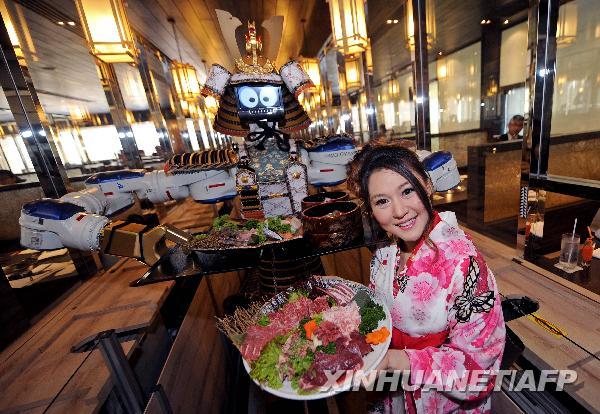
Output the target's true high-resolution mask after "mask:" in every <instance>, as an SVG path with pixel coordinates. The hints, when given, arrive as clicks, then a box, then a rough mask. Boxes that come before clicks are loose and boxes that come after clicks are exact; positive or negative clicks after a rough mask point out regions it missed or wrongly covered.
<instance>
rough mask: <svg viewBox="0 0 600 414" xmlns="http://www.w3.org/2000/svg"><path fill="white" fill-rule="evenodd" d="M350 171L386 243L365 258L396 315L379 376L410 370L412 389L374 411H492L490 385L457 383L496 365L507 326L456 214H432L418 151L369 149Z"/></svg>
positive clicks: (495, 292) (489, 276)
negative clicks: (475, 386)
mask: <svg viewBox="0 0 600 414" xmlns="http://www.w3.org/2000/svg"><path fill="white" fill-rule="evenodd" d="M350 171H352V174H353V175H354V177H351V178H352V181H353V182H354V183H357V184H358V192H359V196H360V198H361V199H362V200H363V202H364V203H365V206H366V207H367V211H368V213H369V214H370V216H371V217H372V221H373V226H374V227H375V228H378V229H379V230H381V231H384V232H386V233H387V234H388V236H389V238H390V239H391V240H390V241H389V242H387V243H383V244H382V245H381V246H379V247H378V249H377V250H376V252H375V255H374V257H373V259H372V260H371V283H370V287H371V288H372V289H373V290H375V292H377V293H378V294H380V295H381V296H382V297H384V298H385V301H386V304H387V306H388V308H389V309H390V313H391V316H392V343H391V346H390V349H389V350H388V352H387V354H386V357H384V359H383V360H382V362H381V363H380V364H379V366H378V369H380V370H405V371H410V381H411V384H414V385H415V386H416V388H415V391H414V392H413V391H411V392H409V391H405V392H404V393H398V392H396V393H390V394H389V395H387V396H386V397H385V399H384V400H383V401H377V402H376V404H375V405H374V406H373V407H372V410H373V412H387V410H386V407H387V408H392V407H398V404H403V405H404V406H405V408H406V412H410V413H415V412H416V413H427V412H431V411H432V407H443V408H444V412H449V411H457V412H463V410H465V409H467V405H468V406H469V409H470V410H471V409H472V410H473V411H470V412H474V413H483V412H488V411H489V410H490V399H489V395H490V391H491V389H492V387H493V384H494V383H493V381H489V379H488V380H484V387H483V391H482V389H479V390H473V389H468V387H467V388H466V389H465V388H464V387H463V388H459V384H467V383H470V382H468V381H472V380H473V378H474V377H473V376H474V375H478V374H477V373H478V372H479V371H480V370H492V372H494V371H495V370H498V368H499V366H500V358H501V356H502V352H503V350H504V340H505V339H504V336H505V327H504V320H503V317H502V310H501V307H500V302H499V301H496V297H497V295H498V290H497V287H496V281H495V278H494V275H493V274H492V272H491V270H490V269H489V268H488V266H487V265H486V263H485V261H484V259H483V257H482V255H481V254H480V253H479V251H478V250H477V249H476V247H475V246H474V245H473V242H472V241H471V239H470V238H469V236H467V235H466V234H465V233H464V232H463V231H462V230H461V229H460V228H459V227H458V223H457V221H456V217H455V216H454V214H453V213H446V212H444V213H439V214H438V213H437V212H436V211H434V210H433V209H432V203H431V197H432V192H433V190H432V188H433V186H432V184H431V181H430V179H429V177H428V175H427V173H426V171H425V169H424V167H423V165H422V164H421V163H420V162H419V160H418V158H417V156H416V154H415V153H413V152H412V151H410V150H408V149H406V148H403V147H400V146H397V145H393V144H390V145H376V146H370V145H369V146H366V147H365V149H363V151H362V153H360V154H359V155H357V156H356V158H355V160H354V162H353V165H351V169H350ZM358 177H360V178H358ZM449 378H453V380H450V379H449ZM480 379H481V378H480ZM456 380H458V381H456ZM482 380H483V379H482ZM465 381H467V382H465ZM479 384H480V385H481V384H482V383H481V382H480V383H479ZM432 385H435V389H438V390H440V389H441V388H440V387H439V386H440V385H443V386H444V387H442V388H443V389H444V391H432V390H431V388H430V387H431V386H432ZM428 387H429V388H428ZM448 387H450V388H448ZM474 400H476V401H477V402H475V403H474V402H473V401H474ZM382 404H383V407H382ZM473 404H474V405H473ZM382 410H383V411H382ZM394 412H396V411H394Z"/></svg>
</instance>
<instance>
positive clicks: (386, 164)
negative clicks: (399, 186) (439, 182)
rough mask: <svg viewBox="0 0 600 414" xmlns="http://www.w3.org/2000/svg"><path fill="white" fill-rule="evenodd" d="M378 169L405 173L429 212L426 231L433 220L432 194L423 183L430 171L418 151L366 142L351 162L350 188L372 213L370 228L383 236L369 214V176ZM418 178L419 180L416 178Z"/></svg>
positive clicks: (426, 180)
mask: <svg viewBox="0 0 600 414" xmlns="http://www.w3.org/2000/svg"><path fill="white" fill-rule="evenodd" d="M379 170H390V171H393V172H395V173H397V174H400V175H401V176H402V177H404V178H405V179H406V180H407V181H408V182H409V183H410V184H411V185H412V187H413V188H414V189H415V191H416V193H417V195H418V196H419V199H420V200H421V202H422V203H423V205H424V206H425V209H426V210H427V213H428V214H429V221H428V223H427V227H426V231H428V229H430V227H431V224H432V222H433V217H434V213H433V205H432V202H431V198H430V196H429V194H428V193H427V188H426V186H425V185H424V183H427V182H429V175H427V172H426V171H425V169H424V168H423V164H421V162H420V161H419V159H418V158H417V155H416V154H415V153H414V152H413V151H411V150H410V149H407V148H405V147H402V146H399V145H395V144H388V145H376V146H365V147H364V148H363V150H362V151H361V152H359V153H358V154H357V155H356V156H355V157H354V159H353V160H352V163H351V165H350V168H349V171H350V173H351V176H350V177H349V180H350V183H351V184H352V186H353V188H352V189H353V190H354V192H355V193H357V194H358V196H359V197H360V199H361V200H362V201H363V202H364V204H365V208H366V210H367V212H368V213H369V216H370V217H371V229H372V231H373V236H374V237H377V238H379V237H383V236H384V234H385V233H384V232H383V230H382V229H381V227H380V226H379V224H378V223H377V222H376V221H375V219H373V217H372V214H371V213H372V209H371V203H370V201H369V198H370V197H369V185H368V184H369V178H370V177H371V175H372V174H373V173H374V172H376V171H379ZM419 179H420V180H419Z"/></svg>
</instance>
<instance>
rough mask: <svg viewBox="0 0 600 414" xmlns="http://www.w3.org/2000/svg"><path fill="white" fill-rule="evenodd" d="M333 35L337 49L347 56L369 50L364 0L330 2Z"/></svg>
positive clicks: (332, 0) (331, 0) (336, 0)
mask: <svg viewBox="0 0 600 414" xmlns="http://www.w3.org/2000/svg"><path fill="white" fill-rule="evenodd" d="M329 15H330V16H331V28H332V35H333V40H334V42H335V45H336V46H337V49H338V50H339V51H340V52H342V53H343V54H345V55H351V54H353V53H359V52H363V51H365V49H366V48H367V22H366V19H365V3H364V0H329Z"/></svg>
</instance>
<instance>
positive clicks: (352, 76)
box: [345, 55, 362, 92]
mask: <svg viewBox="0 0 600 414" xmlns="http://www.w3.org/2000/svg"><path fill="white" fill-rule="evenodd" d="M345 66H346V90H347V91H348V92H353V91H356V90H358V89H360V88H361V87H362V71H361V66H362V61H361V58H360V55H358V56H350V57H346V59H345Z"/></svg>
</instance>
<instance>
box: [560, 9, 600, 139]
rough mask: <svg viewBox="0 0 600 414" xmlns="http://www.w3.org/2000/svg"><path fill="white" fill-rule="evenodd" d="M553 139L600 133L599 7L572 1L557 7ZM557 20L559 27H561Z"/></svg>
mask: <svg viewBox="0 0 600 414" xmlns="http://www.w3.org/2000/svg"><path fill="white" fill-rule="evenodd" d="M560 11H561V16H564V20H565V21H564V24H565V26H567V27H566V28H565V29H563V31H564V32H565V33H563V34H561V33H560V31H561V29H560V27H559V35H558V38H557V43H558V48H557V51H556V77H555V80H554V100H553V103H552V132H551V133H552V135H564V134H573V133H581V132H590V131H599V130H600V7H598V2H597V0H575V1H572V2H569V3H565V4H563V5H562V6H561V7H560ZM560 20H561V19H559V26H560Z"/></svg>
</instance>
